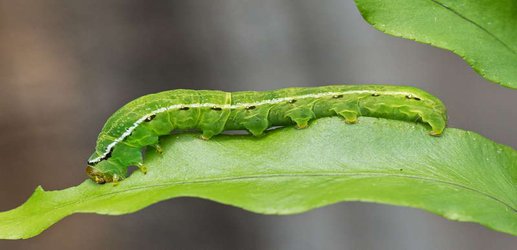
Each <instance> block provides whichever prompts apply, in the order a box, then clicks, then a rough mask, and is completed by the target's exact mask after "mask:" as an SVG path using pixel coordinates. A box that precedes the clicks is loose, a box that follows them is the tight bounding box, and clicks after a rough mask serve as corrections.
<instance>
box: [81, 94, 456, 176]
mask: <svg viewBox="0 0 517 250" xmlns="http://www.w3.org/2000/svg"><path fill="white" fill-rule="evenodd" d="M336 115H338V116H341V117H343V118H344V120H345V122H346V123H356V122H357V117H358V116H370V117H382V118H387V119H396V120H404V121H414V122H416V121H421V122H424V123H427V124H429V125H430V127H431V132H430V134H431V135H435V136H438V135H440V134H441V133H442V132H443V130H444V128H445V126H446V122H447V116H446V109H445V106H444V105H443V103H442V102H441V101H440V100H439V99H437V98H436V97H434V96H432V95H430V94H429V93H427V92H424V91H422V90H420V89H417V88H413V87H405V86H389V85H331V86H323V87H314V88H285V89H278V90H274V91H264V92H255V91H243V92H234V93H229V92H223V91H217V90H188V89H178V90H170V91H164V92H160V93H156V94H150V95H146V96H143V97H140V98H138V99H136V100H134V101H132V102H130V103H128V104H126V105H125V106H123V107H122V108H121V109H119V110H118V111H117V112H115V113H114V114H113V115H112V116H111V117H110V118H109V119H108V121H107V122H106V124H105V125H104V127H103V128H102V131H101V133H100V134H99V137H98V139H97V146H96V148H95V152H94V153H93V155H92V156H91V157H90V158H89V160H88V167H87V168H86V172H87V173H88V175H89V177H90V178H91V179H92V180H93V181H95V182H97V183H101V184H102V183H106V182H118V181H120V180H122V179H124V178H125V177H126V175H127V168H128V166H138V167H139V168H140V169H141V170H142V171H144V172H145V171H146V169H145V167H144V165H143V157H142V152H141V150H142V148H144V147H146V146H154V147H156V148H157V149H159V145H158V141H159V137H160V136H163V135H168V134H169V133H170V132H171V131H172V130H175V129H199V130H201V131H202V133H203V135H202V138H203V139H205V140H207V139H210V138H211V137H212V136H214V135H217V134H220V133H221V132H223V131H224V130H243V129H246V130H248V131H249V132H250V133H251V134H253V135H255V136H258V135H261V134H263V133H264V131H265V130H267V129H268V128H270V127H272V126H287V125H291V124H295V125H296V126H297V127H298V128H305V127H307V126H308V122H309V121H310V120H312V119H316V118H321V117H328V116H336Z"/></svg>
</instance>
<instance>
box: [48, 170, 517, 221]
mask: <svg viewBox="0 0 517 250" xmlns="http://www.w3.org/2000/svg"><path fill="white" fill-rule="evenodd" d="M331 176H337V177H346V176H364V177H379V176H381V177H382V176H387V177H400V178H407V179H414V180H423V181H427V182H431V183H440V184H446V185H450V186H454V187H458V188H462V189H464V190H467V191H470V192H474V193H477V194H479V195H482V196H485V197H487V198H489V199H492V200H494V201H496V202H498V203H500V204H502V205H503V206H505V207H507V208H509V209H510V210H511V211H512V212H514V213H517V208H515V207H513V206H512V205H510V204H508V203H507V202H505V201H503V200H500V199H499V198H497V197H495V196H493V195H491V194H488V193H486V192H483V191H481V190H478V189H475V188H472V187H469V186H466V185H463V184H458V183H454V182H450V181H444V180H439V179H434V178H429V177H421V176H415V175H402V174H386V173H314V174H309V173H295V174H268V175H248V176H238V177H235V176H233V177H217V178H207V179H200V180H194V181H171V182H166V183H162V184H153V185H144V186H135V187H131V188H127V189H125V190H120V191H114V192H110V193H105V194H99V195H96V196H95V197H92V198H86V199H81V200H78V201H74V202H70V203H65V204H63V205H62V206H60V207H58V208H56V209H63V208H65V207H67V206H71V205H76V204H80V203H85V202H89V201H92V200H95V199H97V198H99V197H106V196H110V195H117V194H122V193H126V192H133V191H137V190H145V189H152V188H159V187H168V186H172V185H187V184H199V183H213V182H224V181H237V180H246V179H266V178H307V177H331ZM114 188H116V187H114Z"/></svg>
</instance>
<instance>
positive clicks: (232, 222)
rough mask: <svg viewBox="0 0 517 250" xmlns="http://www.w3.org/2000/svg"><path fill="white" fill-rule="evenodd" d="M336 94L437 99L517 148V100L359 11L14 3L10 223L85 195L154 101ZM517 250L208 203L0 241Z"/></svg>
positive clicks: (344, 5)
mask: <svg viewBox="0 0 517 250" xmlns="http://www.w3.org/2000/svg"><path fill="white" fill-rule="evenodd" d="M331 83H354V84H357V83H396V84H405V85H413V86H417V87H420V88H423V89H425V90H427V91H429V92H431V93H433V94H434V95H436V96H438V97H440V98H441V99H442V100H443V101H444V102H445V104H446V105H447V107H448V109H449V116H450V126H451V127H457V128H462V129H466V130H472V131H476V132H478V133H480V134H482V135H484V136H486V137H488V138H490V139H492V140H494V141H496V142H499V143H503V144H506V145H509V146H512V147H513V148H517V133H516V132H515V126H516V124H517V110H516V109H515V107H516V106H517V91H515V90H514V91H512V90H510V89H505V88H503V87H500V86H499V85H496V84H492V83H490V82H488V81H486V80H484V79H483V78H481V77H480V76H479V75H478V74H476V73H475V72H474V71H473V70H472V69H470V68H469V66H468V65H467V64H466V63H465V62H464V61H462V60H461V59H460V58H459V57H458V56H456V55H454V54H452V53H450V52H448V51H444V50H440V49H437V48H433V47H430V46H428V45H422V44H418V43H415V42H412V41H408V40H403V39H399V38H395V37H391V36H388V35H385V34H383V33H381V32H379V31H377V30H375V29H374V28H372V27H371V26H369V25H368V24H367V23H366V22H365V21H363V19H362V18H361V16H360V14H359V12H358V11H357V9H356V7H355V5H354V3H353V1H351V0H322V1H311V0H297V1H294V0H291V1H288V0H240V1H237V0H219V1H210V0H196V1H79V0H67V1H65V0H62V1H52V0H46V1H40V0H19V1H10V0H0V159H2V164H1V165H0V172H1V180H2V181H1V182H0V211H4V210H9V209H12V208H14V207H16V206H19V205H21V204H22V203H23V202H24V201H25V200H26V199H27V198H28V197H29V196H30V194H31V193H32V192H33V190H34V189H35V187H36V186H37V185H42V186H43V187H44V188H45V189H46V190H53V189H63V188H66V187H69V186H73V185H77V184H79V183H81V182H82V181H83V180H84V179H85V177H86V176H85V174H84V167H85V166H84V163H85V161H86V159H87V157H89V155H90V154H91V152H92V150H93V148H94V145H95V141H96V136H97V133H98V132H99V131H100V129H101V127H102V125H103V124H104V122H105V120H106V118H107V117H108V116H109V115H110V114H111V113H113V112H114V111H115V110H116V109H117V108H119V107H120V106H122V105H123V104H125V103H126V102H128V101H130V100H132V99H134V98H136V97H139V96H141V95H144V94H148V93H153V92H158V91H162V90H169V89H174V88H194V89H221V90H226V91H238V90H269V89H275V88H282V87H290V86H317V85H324V84H331ZM0 227H1V225H0ZM516 245H517V238H515V237H514V238H512V237H511V236H509V235H507V234H503V233H498V232H494V231H491V230H489V229H486V228H484V227H482V226H480V225H478V224H473V223H459V222H452V221H448V220H445V219H443V218H441V217H439V216H436V215H433V214H430V213H427V212H424V211H421V210H416V209H411V208H403V207H394V206H388V205H380V204H370V203H359V202H349V203H340V204H335V205H331V206H327V207H324V208H320V209H316V210H313V211H310V212H307V213H303V214H299V215H293V216H264V215H258V214H253V213H250V212H247V211H243V210H241V209H238V208H234V207H229V206H224V205H221V204H217V203H214V202H210V201H206V200H199V199H193V198H179V199H173V200H168V201H164V202H161V203H159V204H155V205H153V206H150V207H148V208H146V209H144V210H142V211H140V212H137V213H135V214H130V215H125V216H117V217H112V216H99V215H92V214H80V215H73V216H70V217H67V218H66V219H64V220H62V221H61V222H59V223H57V224H56V225H54V226H53V227H51V228H49V229H48V230H47V231H45V232H44V233H42V234H41V235H39V236H37V237H35V238H32V239H29V240H25V241H0V249H56V248H58V249H94V248H98V249H107V248H119V249H143V248H152V249H154V248H156V249H163V248H171V249H510V248H512V247H515V246H516ZM513 249H515V248H513Z"/></svg>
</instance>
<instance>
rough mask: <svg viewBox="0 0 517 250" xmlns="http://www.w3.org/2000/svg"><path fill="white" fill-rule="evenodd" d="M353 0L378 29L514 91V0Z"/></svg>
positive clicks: (516, 52) (516, 65)
mask: <svg viewBox="0 0 517 250" xmlns="http://www.w3.org/2000/svg"><path fill="white" fill-rule="evenodd" d="M355 2H356V4H357V7H358V8H359V11H360V12H361V14H362V15H363V17H364V19H366V21H368V22H369V23H370V24H371V25H373V26H374V27H375V28H377V29H378V30H380V31H382V32H385V33H387V34H391V35H394V36H398V37H403V38H407V39H411V40H414V41H417V42H422V43H427V44H430V45H433V46H436V47H439V48H444V49H448V50H450V51H452V52H454V53H456V54H457V55H459V56H461V57H462V58H463V59H465V61H467V63H468V64H469V65H470V66H471V67H472V68H473V69H474V70H476V71H477V72H478V73H479V74H480V75H482V76H483V77H484V78H486V79H488V80H490V81H493V82H496V83H499V84H501V85H502V86H505V87H509V88H517V1H515V0H496V1H492V0H460V1H457V0H355ZM424 60H425V59H424Z"/></svg>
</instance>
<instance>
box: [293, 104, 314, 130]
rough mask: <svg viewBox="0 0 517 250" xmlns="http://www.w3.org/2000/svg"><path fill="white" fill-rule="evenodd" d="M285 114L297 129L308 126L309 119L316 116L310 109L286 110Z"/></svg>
mask: <svg viewBox="0 0 517 250" xmlns="http://www.w3.org/2000/svg"><path fill="white" fill-rule="evenodd" d="M286 116H287V117H289V118H290V119H291V120H292V121H293V122H294V123H296V128H298V129H303V128H306V127H308V126H309V121H310V120H312V119H314V118H315V117H316V115H315V114H314V112H312V110H310V109H295V110H292V111H290V112H288V113H287V115H286Z"/></svg>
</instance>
